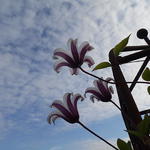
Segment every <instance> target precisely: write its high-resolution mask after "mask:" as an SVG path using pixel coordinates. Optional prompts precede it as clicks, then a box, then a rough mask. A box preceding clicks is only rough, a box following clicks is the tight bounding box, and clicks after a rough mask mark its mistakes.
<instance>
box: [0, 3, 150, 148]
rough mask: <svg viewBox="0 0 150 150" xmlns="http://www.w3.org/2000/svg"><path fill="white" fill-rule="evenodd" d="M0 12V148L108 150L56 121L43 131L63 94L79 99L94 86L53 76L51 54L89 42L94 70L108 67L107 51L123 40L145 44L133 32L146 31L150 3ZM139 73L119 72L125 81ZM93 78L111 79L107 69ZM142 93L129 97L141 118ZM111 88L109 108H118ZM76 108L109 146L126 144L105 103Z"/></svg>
mask: <svg viewBox="0 0 150 150" xmlns="http://www.w3.org/2000/svg"><path fill="white" fill-rule="evenodd" d="M0 4H1V5H0V148H1V149H3V150H70V149H72V150H77V149H78V150H80V149H82V150H106V149H107V150H112V148H111V147H109V146H108V145H106V144H105V143H104V142H102V141H100V140H99V139H97V138H96V137H94V136H93V135H91V134H90V133H88V132H87V131H85V129H83V128H82V127H80V126H79V125H78V124H69V123H67V122H65V121H64V120H62V119H58V120H57V121H56V124H55V125H53V124H52V125H49V124H48V123H47V116H48V114H49V113H50V112H51V109H50V107H49V106H50V104H51V103H52V102H53V101H54V100H56V99H60V100H62V97H63V95H64V93H66V92H73V93H80V94H82V95H83V94H84V91H85V89H86V88H88V87H91V86H93V80H94V78H93V77H89V76H87V75H86V74H84V73H82V72H79V75H77V76H75V75H74V76H72V75H71V74H70V72H69V69H68V68H67V67H66V68H65V67H64V68H62V69H61V72H60V73H59V74H57V73H56V72H55V71H54V69H53V65H54V63H55V60H53V57H52V56H53V52H54V50H55V49H56V48H63V49H65V50H66V49H67V41H68V39H69V38H73V39H75V38H77V39H78V41H79V44H80V43H82V42H83V41H88V42H89V43H90V45H92V46H93V47H94V50H93V51H91V52H89V55H90V56H91V57H92V58H93V59H94V61H95V64H98V63H100V62H102V61H108V59H109V58H108V53H109V50H110V49H111V48H113V47H114V46H115V45H116V44H117V43H118V42H120V41H121V40H122V39H123V38H125V37H127V36H128V35H129V34H131V37H130V40H129V44H128V45H142V44H145V42H144V41H142V40H140V39H137V37H136V32H137V31H138V30H139V29H140V28H146V29H148V31H150V23H149V20H150V15H149V14H150V8H149V5H150V1H148V0H143V1H141V0H130V1H125V0H113V1H108V0H92V1H91V0H0ZM127 54H128V53H127ZM124 55H125V54H124ZM140 65H141V63H132V64H131V63H130V64H125V65H122V66H121V67H122V70H123V72H124V75H125V77H126V80H127V81H132V80H133V78H134V76H135V74H136V72H137V71H138V69H139V67H140ZM83 67H84V69H85V70H87V71H89V72H91V70H92V68H91V69H89V68H88V67H87V66H86V65H83ZM93 73H94V74H96V75H97V76H99V77H104V78H106V77H113V75H112V71H111V69H110V68H108V69H104V70H99V71H95V72H93ZM140 80H142V79H140ZM146 87H147V86H146V85H143V84H142V85H141V84H137V86H136V87H135V89H134V90H133V92H132V94H133V97H134V98H135V101H136V103H137V106H138V108H139V110H143V109H147V108H149V106H150V101H149V97H148V94H147V93H146ZM113 88H114V90H115V94H114V95H113V100H114V101H115V102H116V103H117V104H119V102H118V98H117V92H116V89H115V87H114V86H113ZM78 108H79V114H80V120H81V121H82V122H83V123H84V124H85V125H86V126H88V127H89V128H90V129H92V130H93V131H95V132H97V133H98V134H99V135H101V136H102V137H104V138H105V139H107V140H109V141H110V142H111V143H113V144H115V143H116V139H117V138H122V139H127V138H128V135H127V134H126V132H125V131H124V130H125V126H124V124H123V121H122V118H121V115H120V112H119V111H118V110H117V109H116V108H115V107H114V106H113V105H112V104H111V103H102V102H95V103H92V102H91V101H90V100H89V96H87V98H86V99H85V100H84V101H83V102H79V103H78Z"/></svg>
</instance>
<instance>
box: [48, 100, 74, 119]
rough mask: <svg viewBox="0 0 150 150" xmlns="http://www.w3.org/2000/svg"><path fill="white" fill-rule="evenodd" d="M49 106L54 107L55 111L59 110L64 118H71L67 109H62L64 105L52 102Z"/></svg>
mask: <svg viewBox="0 0 150 150" xmlns="http://www.w3.org/2000/svg"><path fill="white" fill-rule="evenodd" d="M51 106H52V107H55V108H56V109H57V110H59V111H60V112H61V113H62V114H63V115H64V116H65V117H66V118H71V117H72V115H71V113H70V111H68V109H67V108H66V107H64V105H61V104H59V103H55V102H53V103H52V105H51Z"/></svg>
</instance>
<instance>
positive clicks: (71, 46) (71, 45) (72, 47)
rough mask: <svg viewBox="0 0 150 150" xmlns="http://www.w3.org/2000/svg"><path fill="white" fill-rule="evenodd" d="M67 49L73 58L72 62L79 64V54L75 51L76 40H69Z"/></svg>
mask: <svg viewBox="0 0 150 150" xmlns="http://www.w3.org/2000/svg"><path fill="white" fill-rule="evenodd" d="M68 48H69V50H71V53H72V56H73V58H74V61H75V62H76V63H77V64H79V53H78V49H77V39H75V40H73V39H69V40H68Z"/></svg>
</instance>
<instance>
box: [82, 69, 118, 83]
mask: <svg viewBox="0 0 150 150" xmlns="http://www.w3.org/2000/svg"><path fill="white" fill-rule="evenodd" d="M79 68H80V69H81V71H82V72H84V73H86V74H88V75H90V76H92V77H94V78H97V79H99V80H102V81H105V82H107V83H110V84H115V82H110V81H107V80H104V79H102V78H100V77H98V76H96V75H94V74H92V73H89V72H87V71H85V70H84V69H83V68H81V67H79Z"/></svg>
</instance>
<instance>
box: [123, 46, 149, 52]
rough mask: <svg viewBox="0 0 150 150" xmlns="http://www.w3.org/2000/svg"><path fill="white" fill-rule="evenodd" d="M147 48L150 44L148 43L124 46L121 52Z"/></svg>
mask: <svg viewBox="0 0 150 150" xmlns="http://www.w3.org/2000/svg"><path fill="white" fill-rule="evenodd" d="M147 48H150V46H149V45H139V46H126V47H125V48H124V49H123V51H122V52H128V51H138V50H145V49H147Z"/></svg>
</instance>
